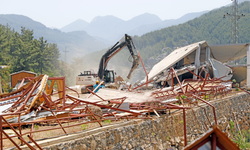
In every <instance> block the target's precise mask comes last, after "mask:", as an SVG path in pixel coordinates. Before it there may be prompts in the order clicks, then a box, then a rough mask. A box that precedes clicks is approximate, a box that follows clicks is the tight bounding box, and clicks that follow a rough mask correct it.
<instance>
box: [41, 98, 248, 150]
mask: <svg viewBox="0 0 250 150" xmlns="http://www.w3.org/2000/svg"><path fill="white" fill-rule="evenodd" d="M211 103H212V104H213V105H214V106H215V108H216V117H217V122H218V127H219V128H220V129H221V130H222V131H224V132H226V133H228V135H229V136H230V134H229V132H228V131H229V121H230V120H232V121H234V122H235V123H237V124H238V125H239V128H240V129H241V130H242V129H249V123H250V122H249V120H250V111H249V109H250V107H249V105H250V98H249V95H247V94H245V93H239V94H236V95H233V96H231V97H228V98H223V99H221V100H216V101H213V102H211ZM201 106H202V107H198V108H196V109H194V110H193V111H192V110H186V124H187V140H188V142H191V141H193V140H194V139H196V138H198V137H199V136H200V135H201V134H202V133H204V132H205V131H206V130H207V128H208V127H209V125H210V123H211V124H214V120H213V118H214V117H213V112H212V108H211V107H210V106H208V105H201ZM204 109H205V110H206V114H207V115H206V114H205V111H204ZM194 114H195V116H196V118H197V120H196V119H195V117H194ZM207 118H209V121H208V119H207ZM236 120H237V121H236ZM183 124H184V122H183V114H182V110H180V111H179V113H177V112H176V113H175V114H170V115H169V114H167V115H164V116H161V117H160V118H156V117H155V118H153V119H151V120H132V121H127V122H124V123H118V124H114V125H109V126H105V127H100V128H96V129H92V130H88V131H84V132H81V133H78V134H74V135H68V136H65V138H64V137H61V138H60V139H57V140H53V139H50V140H48V141H47V142H44V141H43V142H38V143H39V144H40V145H41V146H43V149H45V150H57V149H64V150H67V149H68V150H69V149H72V150H79V149H82V150H89V149H90V150H94V149H98V150H103V149H124V150H125V149H136V150H137V149H138V150H141V149H146V150H157V149H169V148H172V149H182V148H183V146H184V136H183V133H184V130H183ZM58 142H60V143H59V144H55V143H58ZM51 144H54V145H51ZM48 145H50V146H48Z"/></svg>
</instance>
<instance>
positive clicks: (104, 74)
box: [76, 34, 140, 94]
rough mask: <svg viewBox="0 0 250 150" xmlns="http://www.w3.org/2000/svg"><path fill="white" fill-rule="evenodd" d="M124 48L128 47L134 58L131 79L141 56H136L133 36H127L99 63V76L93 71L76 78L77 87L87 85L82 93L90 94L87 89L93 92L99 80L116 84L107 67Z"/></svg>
mask: <svg viewBox="0 0 250 150" xmlns="http://www.w3.org/2000/svg"><path fill="white" fill-rule="evenodd" d="M124 47H128V50H129V52H130V54H131V56H132V58H133V64H132V67H131V69H130V71H129V74H128V76H127V78H128V79H130V77H131V74H132V72H133V71H134V70H135V69H136V68H137V67H138V65H139V64H140V59H139V56H138V55H136V54H135V53H136V51H135V49H136V48H135V45H134V43H133V40H132V38H131V36H129V35H127V34H125V36H124V37H123V38H122V39H121V40H120V41H118V42H117V43H116V44H115V45H114V46H112V47H111V48H110V49H109V50H108V51H107V52H106V53H105V54H104V55H103V56H102V58H101V60H100V63H99V70H98V73H97V74H94V73H92V72H91V71H84V73H81V74H80V75H78V76H77V77H76V84H77V85H85V86H83V87H82V88H81V93H82V94H84V93H88V90H86V88H88V89H90V90H93V84H95V82H96V81H97V80H98V78H99V80H101V81H104V83H105V84H107V83H113V82H115V73H114V71H113V70H107V69H106V68H107V65H108V62H109V60H110V59H111V58H112V57H113V56H115V55H116V54H117V53H118V52H120V51H121V50H122V49H123V48H124Z"/></svg>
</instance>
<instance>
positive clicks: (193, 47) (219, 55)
mask: <svg viewBox="0 0 250 150" xmlns="http://www.w3.org/2000/svg"><path fill="white" fill-rule="evenodd" d="M247 49H249V46H248V44H229V45H213V46H209V45H208V44H207V42H206V41H201V42H197V43H193V44H190V45H188V46H185V47H181V48H178V49H175V50H174V51H173V52H172V53H170V54H169V55H168V56H167V57H165V58H164V59H163V60H161V61H160V62H159V63H157V64H156V65H154V66H153V68H152V69H151V71H150V72H149V74H148V80H149V81H150V80H153V82H152V83H153V84H154V85H155V86H162V85H163V84H164V81H165V80H166V78H167V74H168V73H169V71H170V69H171V68H172V67H173V68H174V69H175V71H176V73H177V75H178V77H179V79H180V80H181V81H182V80H183V79H188V78H192V79H197V76H195V75H194V74H192V73H191V72H190V71H192V72H193V73H195V74H197V75H199V73H200V72H201V70H202V67H204V68H205V69H206V70H207V71H208V72H209V73H210V75H211V77H216V78H221V79H222V80H224V81H227V80H230V79H231V78H232V77H233V75H234V78H236V80H237V81H238V82H240V81H243V80H244V78H246V75H245V74H246V66H247V65H245V69H244V65H243V66H242V65H234V66H228V65H227V64H224V63H226V62H228V61H232V60H238V59H240V58H243V57H245V56H246V55H247ZM240 67H241V68H240ZM239 69H241V70H245V71H244V72H243V73H239V72H238V71H237V70H239ZM233 72H234V73H233ZM244 73H245V74H244ZM201 76H202V77H203V78H204V77H205V74H204V73H203V74H202V75H201ZM168 78H169V79H167V80H168V84H169V80H170V77H168ZM143 82H146V79H144V80H143ZM175 83H177V81H176V80H175Z"/></svg>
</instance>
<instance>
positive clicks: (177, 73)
mask: <svg viewBox="0 0 250 150" xmlns="http://www.w3.org/2000/svg"><path fill="white" fill-rule="evenodd" d="M245 47H246V46H245ZM216 48H218V47H217V46H214V47H213V46H208V44H207V43H206V42H205V41H202V42H198V43H194V44H191V45H188V46H185V47H182V48H179V49H176V50H174V51H173V52H172V53H171V54H170V55H168V56H167V57H166V58H164V59H163V60H162V61H161V62H159V63H158V64H156V65H155V66H154V67H153V68H152V70H151V71H150V73H149V74H147V72H145V73H146V79H145V80H144V81H143V83H142V84H141V85H139V86H135V87H132V86H131V85H130V86H129V87H128V88H127V89H126V90H124V91H118V90H114V89H101V90H99V91H98V93H94V92H93V91H91V90H89V89H87V90H89V92H90V93H91V94H89V95H85V96H83V95H79V94H78V92H77V91H75V90H73V89H71V88H69V87H67V86H66V85H65V77H48V76H47V75H40V76H38V77H36V78H34V77H28V78H24V79H23V81H22V82H21V83H20V85H19V87H18V89H17V90H16V91H14V92H11V93H8V94H2V95H0V98H1V99H0V120H1V123H0V136H1V141H0V143H1V149H3V147H4V145H3V143H4V142H3V141H4V140H9V141H11V142H12V143H13V145H14V146H16V147H17V148H18V149H21V148H20V145H18V144H17V143H16V142H15V141H14V140H12V139H13V138H15V137H18V138H19V140H20V141H21V145H23V144H25V145H27V146H28V147H29V148H30V149H35V147H37V148H39V149H42V148H41V147H40V146H39V145H38V144H37V142H36V141H35V140H34V139H33V134H34V133H37V132H44V131H47V130H57V129H61V130H62V131H63V133H64V134H65V135H67V134H68V132H67V130H66V128H70V127H73V126H79V125H82V124H88V123H93V122H97V123H98V124H99V125H100V126H102V121H104V120H112V121H116V120H119V119H126V120H130V119H150V118H151V117H152V115H155V116H157V117H160V115H161V114H163V115H164V114H166V113H171V112H172V110H176V109H178V110H182V112H183V123H184V124H183V132H184V134H183V135H184V139H185V145H187V138H186V118H185V111H186V110H187V109H190V110H192V109H193V108H195V107H202V106H201V105H200V104H201V103H203V104H206V105H209V106H210V107H211V109H212V110H213V113H214V118H212V119H211V118H210V119H209V118H208V117H206V119H207V120H208V122H209V124H204V125H202V127H203V128H204V130H207V129H208V128H209V127H212V125H213V124H217V120H216V114H215V108H214V106H213V105H212V104H210V103H209V101H208V100H211V99H214V98H217V97H218V96H219V97H223V96H226V95H227V94H228V93H230V92H231V91H232V86H233V85H232V82H231V80H230V79H231V78H232V76H233V74H234V72H233V71H232V69H231V68H230V67H228V66H226V65H224V64H223V63H222V62H225V61H229V60H233V59H236V58H242V57H244V54H245V53H243V52H242V51H243V50H242V49H241V50H240V51H239V52H237V54H236V55H232V56H224V55H223V54H221V53H220V52H217V50H216ZM138 54H139V53H138ZM221 55H223V56H221ZM139 56H140V55H139ZM218 58H219V59H218ZM142 65H143V62H142ZM25 80H29V81H30V82H29V83H27V84H25V85H23V83H24V81H25ZM150 83H152V84H154V85H158V87H159V86H160V87H161V88H160V89H152V90H146V91H142V90H140V88H141V87H143V86H146V87H147V86H148V84H150ZM100 84H101V83H100ZM55 87H56V88H57V91H54V88H55ZM66 90H70V91H72V92H71V93H69V94H66ZM204 112H205V114H206V110H205V109H204ZM193 115H194V117H195V118H196V115H195V114H194V113H193ZM69 122H70V123H72V124H65V123H69ZM41 123H45V124H48V125H49V124H50V123H53V124H57V125H58V126H55V127H51V126H48V128H47V129H39V130H34V125H36V124H41ZM25 125H31V129H30V131H29V132H22V130H21V127H22V126H25ZM6 127H8V128H10V129H12V130H13V131H14V132H15V135H11V136H10V135H8V134H7V133H6V132H5V130H4V128H6ZM14 127H18V131H17V130H15V129H14ZM25 135H28V137H29V140H30V141H31V142H33V143H34V144H33V145H32V144H31V143H28V141H27V140H25V139H24V138H23V136H25Z"/></svg>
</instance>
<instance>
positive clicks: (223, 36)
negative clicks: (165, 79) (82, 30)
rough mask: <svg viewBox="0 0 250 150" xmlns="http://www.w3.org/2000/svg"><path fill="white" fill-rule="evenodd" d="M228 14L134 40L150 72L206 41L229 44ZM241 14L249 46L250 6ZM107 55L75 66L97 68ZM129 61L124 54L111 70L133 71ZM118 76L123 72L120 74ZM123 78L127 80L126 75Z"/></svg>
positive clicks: (215, 12) (244, 6) (218, 13)
mask: <svg viewBox="0 0 250 150" xmlns="http://www.w3.org/2000/svg"><path fill="white" fill-rule="evenodd" d="M227 12H229V13H231V7H230V6H228V7H222V8H220V9H216V10H212V11H210V12H208V13H206V14H204V15H202V16H201V17H199V18H196V19H194V20H191V21H188V22H186V23H183V24H180V25H177V26H172V27H168V28H164V29H161V30H158V31H154V32H150V33H147V34H145V35H143V36H141V37H138V36H134V37H133V40H134V43H135V46H136V47H137V50H139V52H140V54H141V56H142V59H143V61H144V63H145V64H146V66H147V69H148V71H149V70H150V69H151V67H152V66H153V65H154V64H155V63H157V62H159V61H160V60H161V59H162V58H163V57H165V56H166V55H167V54H169V53H170V52H171V51H172V50H173V49H175V48H176V47H182V46H185V45H188V44H191V43H194V42H198V41H203V40H206V41H207V42H208V44H210V45H213V44H229V43H230V36H231V33H230V32H231V21H230V19H229V18H225V19H223V15H224V14H225V13H227ZM239 13H240V14H245V17H242V18H241V19H240V20H239V43H248V42H250V2H243V3H241V4H239ZM104 52H105V50H102V51H99V52H94V53H92V54H89V55H87V56H86V57H83V58H81V59H78V60H79V63H77V62H75V64H83V65H82V66H84V67H85V66H89V67H87V68H97V67H98V63H99V60H100V58H101V56H102V55H103V54H104ZM128 57H129V53H128V52H127V51H126V50H123V51H122V52H121V53H119V54H118V55H117V56H115V57H114V58H112V60H111V62H110V64H109V66H111V67H112V66H114V67H115V68H116V69H117V70H120V68H129V67H130V65H131V63H128V62H127V58H128ZM80 60H81V61H82V62H80ZM84 60H86V61H84ZM82 68H83V67H82ZM118 73H122V72H119V71H118ZM123 77H125V75H124V73H123Z"/></svg>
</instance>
